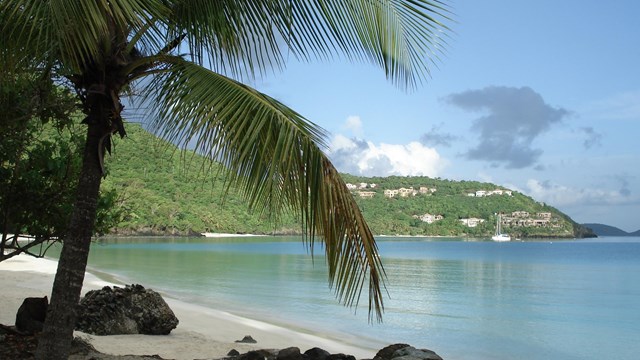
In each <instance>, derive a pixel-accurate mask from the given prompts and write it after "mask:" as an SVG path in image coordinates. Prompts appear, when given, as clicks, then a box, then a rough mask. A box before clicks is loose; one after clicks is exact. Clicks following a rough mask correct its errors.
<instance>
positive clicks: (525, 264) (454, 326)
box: [89, 237, 640, 360]
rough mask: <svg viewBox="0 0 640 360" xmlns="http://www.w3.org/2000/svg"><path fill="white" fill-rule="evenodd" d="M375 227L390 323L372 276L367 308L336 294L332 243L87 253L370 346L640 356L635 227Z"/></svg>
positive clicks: (181, 288) (219, 304) (154, 281)
mask: <svg viewBox="0 0 640 360" xmlns="http://www.w3.org/2000/svg"><path fill="white" fill-rule="evenodd" d="M377 240H378V246H379V250H380V255H381V258H382V261H383V265H384V267H385V270H386V274H387V279H386V291H387V295H385V313H384V316H383V322H382V323H369V322H368V309H367V299H366V296H367V292H366V289H365V291H363V295H362V299H361V301H360V305H359V306H358V307H357V308H347V307H344V306H342V305H340V304H339V303H338V302H337V300H336V299H335V296H334V293H333V292H332V291H331V290H330V289H329V288H328V282H327V269H326V265H325V262H324V257H323V256H322V252H323V249H322V248H317V249H315V251H314V256H313V257H312V256H311V255H310V254H309V252H308V250H307V248H306V247H305V246H304V245H303V244H302V242H301V240H300V238H298V237H235V238H125V239H107V240H102V241H99V242H96V243H94V244H92V248H91V253H90V258H89V267H90V269H91V270H93V271H94V272H97V273H98V274H102V275H103V276H108V277H110V278H107V280H112V281H113V280H115V281H118V282H121V283H125V284H131V283H138V284H142V285H143V286H145V287H147V288H153V289H155V290H157V291H161V292H163V293H165V294H167V295H169V296H172V297H175V298H178V299H180V300H183V301H186V302H189V303H194V304H198V305H202V306H206V307H211V308H215V309H220V310H224V311H228V312H231V313H234V314H236V315H240V316H245V317H249V318H253V319H257V320H262V321H266V322H270V323H274V324H278V325H282V326H286V327H291V328H295V329H297V330H300V331H303V332H310V333H316V334H321V335H324V336H327V337H332V338H335V339H340V340H343V341H347V342H351V343H354V344H356V345H360V346H362V347H365V348H371V349H380V348H382V347H384V346H386V345H388V344H392V343H397V342H402V343H408V344H411V345H413V346H415V347H418V348H429V349H431V350H434V351H436V352H437V353H438V354H439V355H441V356H442V357H443V358H445V359H447V360H451V359H453V360H467V359H474V360H483V359H505V360H507V359H522V360H529V359H568V360H573V359H575V360H578V359H580V360H588V359H594V360H595V359H620V360H631V359H638V358H640V357H639V356H640V355H639V354H640V279H639V276H640V238H638V237H624V238H623V237H621V238H599V239H589V240H552V241H549V240H540V241H512V242H508V243H496V242H492V241H480V240H469V239H458V238H393V237H381V238H379V239H377ZM212 326H215V324H212ZM302 350H303V351H304V350H306V349H302Z"/></svg>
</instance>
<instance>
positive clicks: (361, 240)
mask: <svg viewBox="0 0 640 360" xmlns="http://www.w3.org/2000/svg"><path fill="white" fill-rule="evenodd" d="M168 63H169V64H168V68H167V69H166V72H165V73H162V74H157V75H156V78H155V79H154V81H152V82H150V84H149V91H148V92H147V93H151V92H152V93H153V94H154V98H153V99H149V100H153V101H155V109H156V113H155V115H156V117H155V122H154V123H153V125H154V126H153V127H154V129H155V130H156V131H157V133H158V134H160V135H161V136H163V137H164V138H166V139H169V140H171V141H172V142H174V143H180V144H183V145H186V144H187V143H189V142H192V144H193V143H195V146H196V150H197V151H199V152H201V153H204V154H207V155H208V156H210V157H211V159H214V160H216V161H219V162H220V163H222V164H223V165H224V166H225V167H226V169H227V170H228V175H229V179H230V181H232V182H233V184H234V186H236V187H237V188H239V189H240V191H241V192H242V194H243V195H244V196H245V197H246V199H247V200H248V204H249V205H250V206H251V207H252V208H254V209H256V210H258V211H266V212H269V213H282V212H283V211H296V210H297V211H299V214H300V216H301V220H302V223H303V224H304V227H305V230H306V232H305V233H306V234H308V238H307V240H308V244H309V245H310V247H311V249H312V248H313V244H314V242H315V241H316V240H317V239H318V238H319V239H321V240H322V242H323V243H324V247H325V253H326V259H327V264H328V268H329V277H330V283H331V284H332V285H333V288H334V290H335V291H336V294H337V296H338V298H339V299H340V300H341V301H342V302H344V303H345V304H347V305H357V303H358V301H359V299H360V294H361V291H362V289H363V287H364V286H365V285H368V287H369V295H370V296H369V310H370V315H372V314H373V313H374V312H375V314H376V316H377V317H378V319H380V316H381V313H382V310H383V305H382V290H381V289H382V287H383V276H384V270H383V267H382V264H381V262H380V259H379V258H378V256H377V248H376V244H375V240H374V238H373V235H372V234H371V232H370V230H369V228H368V226H367V225H366V223H365V220H364V218H363V217H362V214H361V212H360V210H359V208H358V206H357V204H356V203H355V200H354V199H353V196H352V195H351V193H350V192H349V191H348V189H347V187H346V185H345V184H344V182H343V181H342V179H341V178H340V176H339V174H338V172H337V170H336V169H335V168H334V167H333V165H332V164H331V162H330V161H329V160H328V159H327V157H326V155H325V154H324V153H323V152H322V150H321V149H320V146H322V144H323V139H324V135H325V134H324V132H323V130H322V129H320V128H319V127H318V126H316V125H314V124H312V123H310V122H308V121H307V120H305V119H304V118H303V117H302V116H300V115H299V114H297V113H296V112H294V111H293V110H291V109H289V108H287V107H286V106H284V105H283V104H281V103H279V102H278V101H276V100H274V99H272V98H270V97H268V96H266V95H264V94H262V93H260V92H258V91H256V90H254V89H252V88H250V87H248V86H246V85H243V84H241V83H239V82H237V81H235V80H233V79H230V78H228V77H225V76H223V75H220V74H217V73H215V72H213V71H210V70H207V69H205V68H203V67H201V66H198V65H196V64H193V63H190V62H188V61H185V60H182V59H181V58H178V57H175V58H173V59H172V60H171V61H168Z"/></svg>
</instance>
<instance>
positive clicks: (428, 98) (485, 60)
mask: <svg viewBox="0 0 640 360" xmlns="http://www.w3.org/2000/svg"><path fill="white" fill-rule="evenodd" d="M450 4H451V6H452V11H453V12H454V14H455V15H454V16H455V20H456V23H453V24H450V26H451V28H452V29H453V31H454V32H455V33H453V34H452V35H451V39H450V40H449V46H448V48H447V54H446V56H444V57H443V58H442V60H441V61H440V62H439V63H438V67H437V68H434V69H433V71H432V77H431V79H430V80H429V81H428V82H427V83H426V84H423V85H422V86H420V87H419V88H418V89H416V90H414V91H411V92H406V91H403V90H402V89H399V88H397V87H395V86H394V85H393V84H391V83H390V82H389V81H387V80H386V79H385V77H384V73H383V71H382V70H381V69H379V68H376V67H374V66H372V65H369V64H353V63H348V62H344V61H341V60H335V59H334V60H333V61H330V62H313V63H298V62H295V61H290V62H289V63H288V65H287V68H286V69H285V70H284V71H283V72H281V73H278V74H275V75H273V76H269V77H267V78H264V79H261V80H260V81H258V82H256V83H254V84H252V85H254V86H256V87H257V88H258V89H260V90H261V91H263V92H265V93H267V94H269V95H271V96H273V97H275V98H277V99H278V100H280V101H282V102H283V103H285V104H286V105H288V106H290V107H291V108H293V109H295V110H297V111H298V112H300V113H301V114H302V115H304V116H305V117H306V118H308V119H309V120H311V121H313V122H315V123H317V124H318V125H320V126H322V127H323V128H325V129H327V130H328V131H329V132H330V138H329V139H328V142H329V144H330V148H329V149H328V152H329V154H330V157H331V159H332V160H333V161H334V163H335V164H336V165H337V167H338V169H339V170H340V171H342V172H348V173H352V174H357V175H365V176H373V175H377V176H386V175H425V176H431V177H441V178H444V179H454V180H478V181H489V182H494V183H496V184H499V185H503V186H506V187H508V188H511V189H514V190H517V191H521V192H523V193H525V194H527V195H530V196H532V197H534V198H535V199H536V200H539V201H544V202H546V203H548V204H550V205H552V206H555V207H557V208H559V209H560V210H562V211H564V212H566V213H567V214H568V215H569V216H571V217H572V218H573V219H574V220H576V221H578V222H599V223H606V224H610V225H614V226H617V227H620V228H622V229H624V230H627V231H635V230H638V229H640V215H639V214H640V166H639V164H640V145H638V140H637V138H638V135H639V134H640V21H639V20H638V16H640V2H636V1H611V2H596V1H591V0H585V1H573V0H572V1H568V0H563V1H550V0H545V1H535V2H534V1H507V0H502V1H497V0H494V1H492V0H489V1H472V0H458V1H455V2H452V3H450Z"/></svg>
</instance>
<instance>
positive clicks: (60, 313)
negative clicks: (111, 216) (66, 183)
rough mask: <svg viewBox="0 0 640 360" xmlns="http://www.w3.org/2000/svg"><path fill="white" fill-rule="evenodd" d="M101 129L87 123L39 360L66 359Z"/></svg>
mask: <svg viewBox="0 0 640 360" xmlns="http://www.w3.org/2000/svg"><path fill="white" fill-rule="evenodd" d="M103 129H104V127H103V126H101V125H100V121H89V126H88V130H87V139H86V144H85V149H84V155H83V162H82V171H81V174H80V179H79V182H78V188H77V194H76V200H75V206H74V208H73V214H72V215H71V221H70V224H69V228H68V229H67V236H66V237H65V238H64V239H63V246H62V253H61V254H60V260H59V261H58V270H57V272H56V277H55V280H54V283H53V289H52V292H51V303H50V304H49V310H48V312H47V317H46V321H45V325H44V331H43V333H42V334H41V336H40V337H39V341H38V349H37V351H36V359H39V360H45V359H47V360H58V359H59V360H66V359H67V358H68V357H69V351H70V347H71V340H73V330H74V328H75V323H76V307H77V305H78V302H79V300H80V292H81V291H82V283H83V281H84V274H85V269H86V267H87V258H88V256H89V246H90V244H91V236H92V234H93V227H94V222H95V218H96V208H97V202H98V191H99V189H100V182H101V181H102V170H101V166H100V160H99V152H98V147H99V143H100V138H101V137H102V136H103V134H104V130H103Z"/></svg>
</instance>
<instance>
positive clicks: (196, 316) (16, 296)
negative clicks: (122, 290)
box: [0, 255, 376, 360]
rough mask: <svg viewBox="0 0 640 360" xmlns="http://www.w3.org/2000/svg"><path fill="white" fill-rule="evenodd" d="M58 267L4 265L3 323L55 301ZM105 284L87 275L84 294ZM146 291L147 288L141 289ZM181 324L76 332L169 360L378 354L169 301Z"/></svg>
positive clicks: (0, 272)
mask: <svg viewBox="0 0 640 360" xmlns="http://www.w3.org/2000/svg"><path fill="white" fill-rule="evenodd" d="M56 266H57V263H56V262H55V261H52V260H49V259H36V258H33V257H29V256H24V255H20V256H17V257H14V258H11V259H9V260H6V261H3V262H0V289H1V290H0V304H2V306H0V323H2V324H5V325H13V324H14V323H15V314H16V311H17V310H18V307H19V306H20V304H21V303H22V300H23V299H24V298H25V297H42V296H45V295H47V296H50V293H51V286H52V284H53V277H54V274H55V271H56ZM105 285H112V284H109V283H107V282H104V281H102V280H100V279H99V278H97V277H96V276H94V275H93V274H91V273H87V274H86V277H85V281H84V288H83V294H84V293H85V292H87V291H89V290H93V289H99V288H101V287H103V286H105ZM142 285H143V286H144V284H142ZM164 298H165V300H166V301H167V303H168V304H169V306H170V307H171V309H172V310H173V311H174V313H175V314H176V316H177V317H178V319H179V320H180V324H179V325H178V327H177V328H176V329H175V330H173V331H172V332H171V334H170V335H166V336H153V335H112V336H96V335H88V334H84V333H82V332H76V335H77V336H82V337H84V338H85V339H88V340H89V342H90V343H91V344H92V345H93V346H94V347H95V348H96V349H97V350H98V351H100V352H102V353H106V354H113V355H127V354H131V355H160V356H161V357H163V358H168V359H189V360H191V359H202V358H221V357H224V356H225V355H226V354H227V353H228V352H229V351H230V350H231V349H236V350H238V351H239V352H241V353H243V352H246V351H249V350H253V349H282V348H287V347H290V346H296V347H299V348H300V350H301V351H302V352H304V351H306V350H307V349H310V348H313V347H320V348H323V349H325V350H327V351H329V352H331V353H345V354H351V355H354V356H355V357H356V358H372V357H373V355H374V354H375V352H376V349H365V348H360V347H357V346H354V345H350V344H346V343H342V342H339V341H337V340H332V339H329V338H326V337H323V336H319V335H316V334H308V333H304V332H300V331H294V330H291V329H287V328H284V327H280V326H276V325H272V324H269V323H265V322H261V321H257V320H252V319H248V318H244V317H240V316H236V315H234V314H231V313H228V312H225V311H220V310H218V309H209V308H205V307H202V306H198V305H193V304H187V303H184V302H181V301H178V300H176V299H172V298H170V297H168V296H167V295H164ZM245 335H251V336H252V337H253V338H254V339H255V340H257V344H240V343H235V340H239V339H242V338H243V337H244V336H245Z"/></svg>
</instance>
